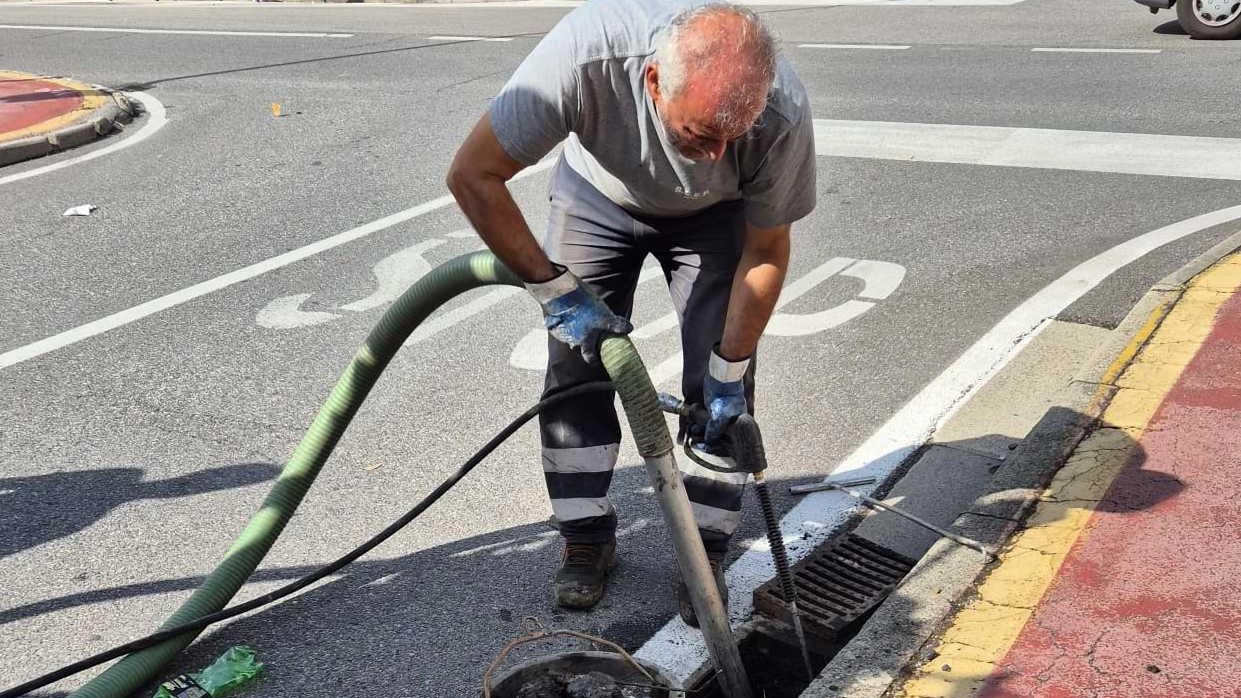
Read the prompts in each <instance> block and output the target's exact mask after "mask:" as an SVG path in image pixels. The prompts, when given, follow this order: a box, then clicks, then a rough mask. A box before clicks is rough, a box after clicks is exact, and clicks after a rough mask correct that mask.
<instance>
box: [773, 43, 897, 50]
mask: <svg viewBox="0 0 1241 698" xmlns="http://www.w3.org/2000/svg"><path fill="white" fill-rule="evenodd" d="M797 48H839V49H867V50H874V51H904V50H905V49H908V48H912V47H911V46H897V45H895V44H798V45H797Z"/></svg>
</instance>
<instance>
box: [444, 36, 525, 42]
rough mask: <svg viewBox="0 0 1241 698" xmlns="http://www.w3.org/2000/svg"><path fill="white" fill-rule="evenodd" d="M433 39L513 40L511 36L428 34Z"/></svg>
mask: <svg viewBox="0 0 1241 698" xmlns="http://www.w3.org/2000/svg"><path fill="white" fill-rule="evenodd" d="M427 38H428V39H431V40H432V41H512V40H513V37H511V36H428V37H427Z"/></svg>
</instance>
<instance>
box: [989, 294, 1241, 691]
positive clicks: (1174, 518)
mask: <svg viewBox="0 0 1241 698" xmlns="http://www.w3.org/2000/svg"><path fill="white" fill-rule="evenodd" d="M1139 444H1140V446H1141V448H1139V449H1136V450H1135V454H1134V456H1133V458H1132V459H1131V460H1130V462H1129V463H1128V464H1127V465H1126V467H1125V469H1124V470H1123V471H1122V472H1121V474H1120V475H1119V476H1118V477H1117V479H1116V480H1115V481H1114V482H1113V484H1112V485H1111V487H1110V489H1109V491H1108V494H1107V496H1106V497H1105V498H1104V500H1103V501H1102V502H1100V503H1099V504H1098V505H1097V506H1096V510H1095V513H1094V515H1093V517H1092V519H1091V522H1090V524H1089V525H1088V526H1087V527H1086V529H1085V530H1084V531H1083V533H1082V536H1081V537H1080V538H1079V539H1078V541H1077V543H1076V545H1075V546H1074V547H1073V548H1072V550H1071V551H1070V553H1069V555H1068V557H1067V558H1066V559H1065V561H1064V564H1063V566H1062V567H1061V568H1060V571H1059V574H1058V575H1057V578H1056V581H1055V582H1054V584H1053V585H1052V586H1051V587H1050V588H1049V589H1048V591H1047V594H1046V595H1045V596H1044V598H1043V600H1042V602H1041V603H1040V604H1039V606H1038V608H1037V610H1035V612H1034V614H1033V616H1032V617H1031V618H1030V620H1029V622H1028V623H1027V624H1026V626H1025V627H1024V629H1023V630H1022V631H1021V634H1020V635H1019V637H1018V638H1017V641H1016V643H1015V644H1014V645H1013V646H1012V647H1011V648H1010V649H1009V651H1008V653H1007V655H1006V656H1005V657H1004V659H1003V660H1002V661H1001V662H1000V663H999V664H998V665H997V666H996V667H995V671H994V672H993V673H992V675H991V677H990V678H989V679H987V681H986V683H985V684H984V685H983V686H982V687H981V689H980V690H979V692H978V693H977V694H976V695H977V696H985V697H986V698H1078V697H1081V698H1087V697H1090V698H1137V697H1147V696H1149V697H1151V698H1238V697H1241V294H1237V295H1234V296H1233V297H1232V298H1231V299H1230V300H1228V301H1226V302H1225V303H1224V305H1223V306H1222V307H1221V309H1220V311H1219V314H1218V315H1217V316H1216V323H1215V325H1214V328H1213V329H1212V331H1211V333H1210V334H1209V335H1208V337H1207V339H1206V341H1205V343H1204V344H1203V345H1202V346H1201V348H1200V349H1199V351H1198V353H1197V354H1196V355H1195V357H1194V359H1193V360H1192V361H1191V362H1190V364H1189V365H1188V366H1187V367H1186V369H1185V371H1184V372H1183V373H1182V374H1181V376H1180V377H1179V378H1178V380H1177V382H1176V383H1175V385H1174V386H1173V388H1172V390H1171V392H1169V393H1168V395H1167V396H1166V398H1165V399H1164V401H1163V403H1162V404H1161V405H1160V407H1159V409H1158V411H1157V412H1156V413H1155V416H1154V419H1153V420H1152V421H1151V423H1150V424H1149V425H1148V428H1147V430H1146V431H1145V432H1144V434H1143V435H1142V437H1141V439H1140V441H1139Z"/></svg>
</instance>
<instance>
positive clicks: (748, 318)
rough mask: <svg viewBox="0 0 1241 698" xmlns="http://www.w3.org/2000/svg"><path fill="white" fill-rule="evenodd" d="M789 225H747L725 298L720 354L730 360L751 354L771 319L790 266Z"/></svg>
mask: <svg viewBox="0 0 1241 698" xmlns="http://www.w3.org/2000/svg"><path fill="white" fill-rule="evenodd" d="M791 229H792V226H791V225H782V226H779V227H776V228H756V227H754V226H752V225H748V224H747V225H746V231H745V246H744V248H743V250H742V253H741V261H740V263H738V265H737V275H736V277H734V278H733V288H732V293H731V295H730V296H729V299H728V315H727V319H726V320H725V321H724V336H723V338H722V339H721V340H720V349H719V352H720V356H721V357H722V358H724V359H727V360H730V361H736V360H739V359H744V358H746V357H748V356H752V355H753V354H754V350H755V348H757V347H758V340H759V337H761V336H762V334H763V330H764V329H766V327H767V321H768V320H770V319H771V313H772V311H773V310H774V309H775V307H776V300H777V299H779V297H780V289H781V288H783V287H784V275H785V273H786V272H787V271H788V268H789V246H790V244H789V231H790V230H791Z"/></svg>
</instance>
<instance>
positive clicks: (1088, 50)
mask: <svg viewBox="0 0 1241 698" xmlns="http://www.w3.org/2000/svg"><path fill="white" fill-rule="evenodd" d="M1030 51H1031V52H1032V53H1163V49H1158V48H1032V49H1030Z"/></svg>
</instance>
